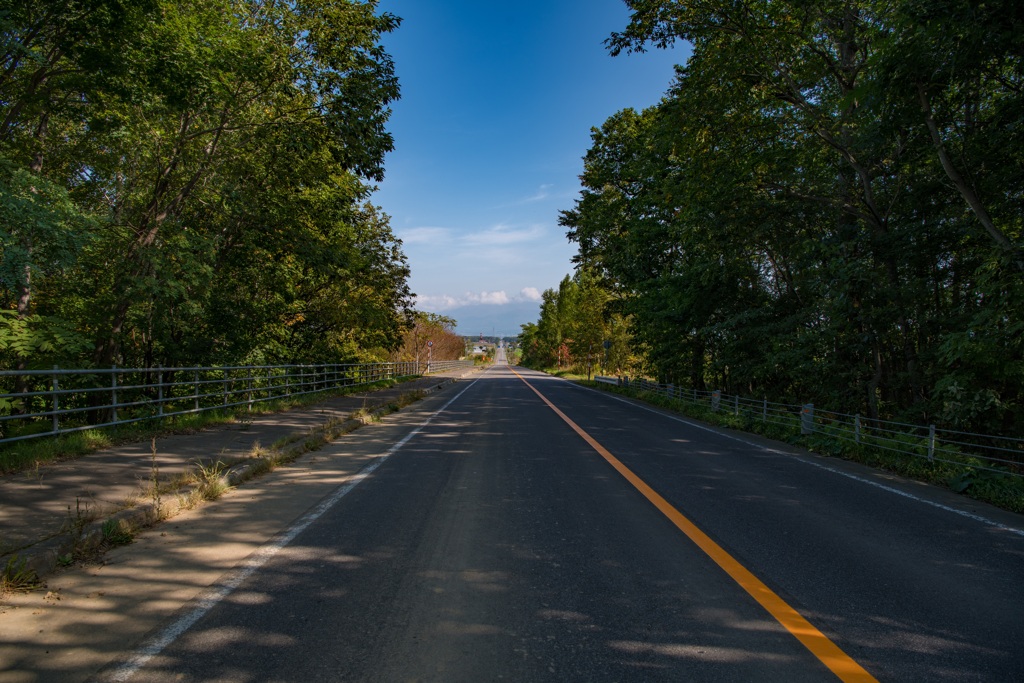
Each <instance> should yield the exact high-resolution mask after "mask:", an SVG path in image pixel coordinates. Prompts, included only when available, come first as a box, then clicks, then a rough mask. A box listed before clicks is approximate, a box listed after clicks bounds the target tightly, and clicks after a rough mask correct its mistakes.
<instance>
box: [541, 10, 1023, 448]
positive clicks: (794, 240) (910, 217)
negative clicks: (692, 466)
mask: <svg viewBox="0 0 1024 683" xmlns="http://www.w3.org/2000/svg"><path fill="white" fill-rule="evenodd" d="M627 4H629V5H630V7H631V9H632V18H631V22H630V24H629V26H628V27H627V28H626V29H625V30H624V31H623V32H622V33H618V34H615V35H613V36H612V38H611V39H610V41H609V45H610V48H611V50H612V52H613V53H617V52H620V51H631V50H642V49H644V48H645V47H646V46H649V45H651V44H653V45H655V46H665V45H668V44H670V43H672V42H673V41H675V40H677V39H682V40H686V41H688V42H689V43H690V44H691V45H692V48H693V52H692V56H691V57H690V58H689V60H688V62H687V63H686V65H685V66H683V67H680V69H679V70H678V74H677V77H676V79H675V81H674V82H673V83H672V84H671V87H670V89H669V91H668V93H667V95H666V96H665V98H664V99H663V100H662V102H661V103H660V104H659V105H658V106H655V107H652V108H650V109H648V110H646V111H644V112H642V113H637V112H635V111H632V110H625V111H622V112H620V113H618V114H616V115H615V116H613V117H611V118H610V119H609V120H608V121H606V122H605V123H604V125H603V126H602V127H601V128H600V129H599V130H595V131H594V133H593V144H592V147H591V149H590V151H589V152H588V154H587V156H586V159H585V170H584V173H583V176H582V180H583V185H584V190H583V192H582V195H581V197H580V198H579V199H578V201H577V202H576V205H575V207H574V208H573V209H572V210H569V211H565V212H563V214H562V219H561V220H562V224H563V225H564V226H565V227H567V228H568V230H569V233H568V234H569V237H570V239H572V240H573V241H575V242H576V243H577V244H578V247H579V252H578V257H577V259H578V263H579V266H580V268H581V269H583V270H584V271H586V272H587V273H591V274H593V275H596V276H597V277H598V278H599V279H600V282H601V285H602V286H603V287H604V288H605V289H606V290H607V291H608V292H609V297H610V301H611V302H612V308H611V309H608V310H606V311H605V313H604V315H603V316H599V318H598V319H595V321H594V323H593V324H595V325H597V324H604V323H603V322H602V321H605V320H608V319H609V314H610V312H615V313H617V314H620V315H625V316H627V318H628V320H629V322H630V333H631V335H632V340H633V341H632V344H633V348H634V349H635V350H637V351H638V352H639V353H640V354H641V355H642V357H643V359H644V362H645V363H646V371H647V372H649V373H650V374H652V375H655V376H657V377H660V378H663V379H666V380H669V381H674V382H677V383H683V384H689V385H691V386H693V387H697V388H701V389H703V388H720V389H723V390H726V391H729V392H734V393H741V394H745V395H752V396H762V395H764V396H768V397H771V398H775V399H783V400H786V399H788V400H791V401H799V402H804V401H813V402H815V403H816V404H819V405H821V406H828V407H831V408H833V409H838V410H844V411H846V412H850V413H855V412H860V413H862V414H865V415H870V416H879V417H897V418H902V419H907V420H913V421H922V420H927V421H932V422H938V423H942V424H945V425H950V426H960V427H965V428H970V429H976V430H982V431H987V432H1000V433H1018V434H1019V433H1021V432H1022V431H1024V406H1022V390H1024V389H1022V388H1024V334H1022V331H1024V319H1022V315H1021V314H1022V308H1024V286H1022V279H1024V276H1022V273H1024V254H1022V251H1021V239H1022V235H1021V227H1022V226H1021V223H1022V216H1024V213H1022V209H1024V193H1022V180H1024V177H1022V176H1024V50H1022V48H1024V5H1021V4H1020V3H1018V2H1016V1H1014V0H994V1H992V2H985V3H977V2H972V1H970V0H889V1H886V2H877V1H851V0H844V1H842V2H830V3H814V2H811V3H809V2H797V1H778V0H744V1H742V2H722V1H719V0H707V1H701V2H685V3H684V2H667V1H664V0H629V1H628V3H627ZM588 277H591V276H590V275H588ZM545 301H547V298H546V299H545ZM552 315H553V314H552V311H551V310H550V309H546V310H545V311H544V315H542V319H541V322H540V323H538V326H537V327H538V329H539V328H543V327H545V325H547V326H550V325H551V324H553V323H552V321H553V320H554V319H555V318H553V317H552ZM559 315H561V314H559ZM545 316H546V317H545ZM549 360H550V359H544V362H549Z"/></svg>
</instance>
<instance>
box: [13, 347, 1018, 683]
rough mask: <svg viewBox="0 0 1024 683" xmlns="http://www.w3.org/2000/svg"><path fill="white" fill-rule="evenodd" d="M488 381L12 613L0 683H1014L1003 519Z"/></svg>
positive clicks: (569, 390)
mask: <svg viewBox="0 0 1024 683" xmlns="http://www.w3.org/2000/svg"><path fill="white" fill-rule="evenodd" d="M503 361H504V357H503V355H502V354H500V353H499V357H498V362H497V363H496V364H495V365H494V366H493V367H490V368H488V369H487V370H485V371H483V372H480V373H477V374H475V375H471V376H469V377H467V378H465V379H463V380H462V381H459V382H456V383H454V384H451V385H449V386H448V387H447V388H446V389H444V390H442V391H439V392H437V393H434V394H431V395H430V396H428V397H426V398H425V399H423V400H421V401H419V402H417V403H415V404H414V405H413V406H411V407H409V408H407V409H405V410H403V411H401V412H399V413H396V414H394V415H392V416H390V417H388V418H386V419H384V420H382V421H381V422H379V423H376V424H373V425H369V426H367V427H365V428H363V429H360V430H358V431H356V432H354V433H352V434H349V435H347V436H345V437H342V438H341V439H339V440H337V441H335V442H334V443H332V444H330V445H329V446H328V447H326V448H325V449H323V450H322V451H320V452H317V453H315V454H312V456H309V459H308V461H304V462H300V463H297V464H296V465H295V466H293V467H286V468H283V469H282V470H279V471H275V472H274V473H272V474H270V475H268V476H266V477H263V478H261V479H259V480H256V481H254V482H250V483H248V484H246V485H244V486H242V487H239V488H238V489H236V490H234V491H232V492H230V493H229V494H228V495H226V496H225V497H224V498H223V499H221V500H219V501H217V502H215V503H212V504H209V505H206V506H204V507H203V508H202V510H199V511H196V512H194V513H190V514H186V515H184V516H183V517H181V518H175V519H173V520H170V521H169V522H166V523H164V524H162V525H158V526H157V527H154V528H153V529H151V530H149V531H147V532H146V533H144V534H142V535H140V536H139V538H138V539H137V540H136V542H135V543H134V544H132V545H130V546H126V547H123V548H118V549H116V550H114V551H112V552H111V553H109V555H108V556H107V557H106V558H105V562H104V564H102V565H101V566H94V567H87V568H84V569H80V570H76V571H69V572H66V573H63V574H60V575H58V576H57V577H55V578H54V580H53V581H52V582H51V584H52V585H51V593H50V597H49V600H50V603H52V604H50V605H49V607H46V608H44V607H40V608H39V609H38V610H32V608H31V606H30V605H29V604H28V603H25V602H22V603H18V602H15V607H16V608H17V609H9V610H8V611H7V612H6V613H5V614H3V615H0V663H3V669H4V671H3V673H0V683H6V682H17V683H21V682H24V681H51V680H53V681H57V680H92V681H155V682H163V681H167V682H171V681H176V682H177V681H223V682H239V683H241V682H249V681H389V682H390V681H466V682H479V681H737V682H751V681H773V682H774V681H785V682H786V683H802V682H811V681H835V680H842V681H873V680H878V681H901V682H903V681H928V682H947V681H948V682H959V681H964V682H966V681H1005V682H1012V681H1024V612H1022V608H1024V532H1022V530H1021V529H1022V526H1024V525H1022V523H1021V521H1022V517H1021V516H1020V515H1014V514H1012V513H1007V512H1002V511H999V510H996V509H995V508H992V507H989V506H986V505H983V504H981V503H977V502H975V501H970V500H967V499H964V498H961V497H958V496H955V495H953V494H951V493H950V492H948V491H944V490H940V489H937V488H935V487H930V486H925V485H922V484H918V483H916V482H912V481H907V480H904V479H900V478H898V477H894V476H891V475H887V474H884V473H881V472H878V471H875V470H872V469H870V468H866V467H863V466H860V465H856V464H852V463H847V462H844V461H840V460H836V459H830V458H824V457H820V456H817V455H813V454H811V453H808V452H806V451H801V450H798V449H795V448H792V447H789V446H787V445H784V444H780V443H777V442H772V441H768V440H765V439H761V438H759V437H756V436H751V435H746V434H740V433H735V432H729V431H726V430H719V429H715V428H710V427H708V426H706V425H703V424H701V423H697V422H694V421H691V420H688V419H686V418H682V417H680V416H678V415H676V414H671V413H668V412H665V411H662V410H659V409H656V408H653V407H651V406H649V405H646V404H643V403H640V402H638V401H634V400H629V399H625V398H622V397H620V396H618V395H616V394H612V393H607V392H601V391H596V390H592V389H588V388H585V387H581V386H578V385H576V384H574V383H572V382H568V381H565V380H562V379H558V378H554V377H551V376H548V375H545V374H542V373H538V372H533V371H528V370H525V369H521V368H516V367H510V366H508V365H506V364H505V363H504V362H503ZM55 593H56V595H55ZM19 599H20V600H27V599H28V598H19ZM35 599H36V600H41V599H42V598H35ZM58 602H59V604H57V603H58ZM19 605H20V606H19ZM33 611H35V612H37V613H36V614H33V613H32V612H33ZM5 621H6V622H7V625H6V626H5V625H4V622H5ZM37 627H38V628H37ZM30 630H32V632H31V633H30V632H29V631H30Z"/></svg>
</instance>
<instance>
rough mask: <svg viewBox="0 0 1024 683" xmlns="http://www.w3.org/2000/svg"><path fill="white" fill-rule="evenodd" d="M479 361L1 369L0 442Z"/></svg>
mask: <svg viewBox="0 0 1024 683" xmlns="http://www.w3.org/2000/svg"><path fill="white" fill-rule="evenodd" d="M472 365H473V361H434V362H431V363H429V364H426V365H425V366H424V365H421V364H420V363H416V362H409V363H359V364H322V365H257V366H231V367H195V368H118V367H116V366H115V367H113V368H105V369H92V370H67V369H61V368H58V367H54V368H53V369H52V370H34V371H2V372H0V444H4V443H11V442H15V441H23V440H25V439H34V438H40V437H46V436H56V435H58V434H67V433H70V432H77V431H82V430H85V429H95V428H99V427H110V426H113V425H123V424H128V423H132V422H140V421H143V420H152V419H159V418H163V417H171V416H174V415H187V414H190V413H200V412H204V411H209V410H221V409H226V408H238V407H241V406H245V407H246V409H247V410H252V406H253V405H255V404H258V403H263V402H267V401H274V400H277V399H282V398H290V397H295V396H303V395H308V394H316V393H320V392H325V391H337V390H340V389H345V388H348V387H358V386H363V385H367V384H373V383H374V382H379V381H381V380H387V379H397V378H400V377H408V376H413V375H420V374H430V373H432V372H443V371H445V370H451V369H455V368H460V367H471V366H472Z"/></svg>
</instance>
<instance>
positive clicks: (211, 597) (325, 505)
mask: <svg viewBox="0 0 1024 683" xmlns="http://www.w3.org/2000/svg"><path fill="white" fill-rule="evenodd" d="M485 372H486V370H485ZM478 381H480V377H477V378H476V379H475V380H473V381H472V382H471V383H470V384H469V386H467V387H466V388H465V389H463V390H462V391H460V392H459V393H458V394H456V395H455V396H453V397H452V398H451V399H449V400H448V402H447V403H445V404H444V405H443V406H441V407H440V408H439V409H438V410H436V411H434V412H433V413H431V415H430V417H428V418H427V419H426V420H424V421H423V422H422V423H421V424H420V425H419V426H418V427H416V428H415V429H413V430H412V431H411V432H409V433H408V434H406V435H405V436H404V437H403V438H402V439H401V440H400V441H398V442H396V443H395V444H394V445H393V446H391V448H389V449H387V450H386V451H384V452H383V453H380V454H378V455H375V456H373V457H374V460H373V462H371V463H370V464H369V465H367V466H366V467H364V468H363V469H361V470H360V471H359V472H358V473H356V474H355V475H353V477H352V479H351V480H350V481H349V482H348V483H347V484H345V485H344V486H342V487H340V488H338V489H336V490H335V491H334V493H332V494H331V495H330V496H328V497H327V498H325V499H323V500H322V501H320V503H319V504H317V506H316V507H315V508H313V509H312V510H310V511H309V512H307V513H306V514H305V515H303V516H302V517H300V518H299V520H298V521H297V522H295V524H293V525H292V526H291V527H289V528H288V529H286V530H285V531H283V532H282V533H281V534H279V535H278V536H277V537H275V538H274V539H273V540H271V541H269V542H268V543H266V544H264V545H262V546H260V547H259V548H257V549H256V550H255V551H254V552H253V553H252V554H251V555H249V557H247V558H246V559H245V561H244V562H242V564H241V565H239V567H238V568H237V569H235V570H233V571H232V572H230V573H229V574H228V575H227V576H225V577H224V578H223V579H221V580H220V581H219V582H218V583H216V584H214V585H213V586H211V587H210V588H207V589H206V590H205V591H203V592H202V593H201V594H200V595H199V596H197V597H196V598H194V599H193V600H192V602H193V604H194V606H193V607H192V609H190V610H188V611H187V612H186V613H185V614H183V615H182V616H180V617H179V618H178V619H176V620H175V621H174V622H173V623H171V624H170V625H169V626H167V628H165V629H163V631H161V632H160V633H159V634H157V635H156V636H154V637H153V638H152V639H151V640H149V641H148V642H146V643H143V645H142V646H140V647H139V648H138V649H137V650H136V651H135V652H134V653H132V655H130V656H129V657H128V659H127V661H125V662H124V663H123V664H121V665H120V666H117V667H116V668H115V669H113V671H111V672H110V673H109V674H107V675H105V676H102V678H103V679H104V680H110V681H115V682H116V683H122V682H123V681H127V680H129V679H130V678H132V677H133V676H134V675H135V674H136V673H138V672H139V670H140V669H142V667H144V666H145V665H146V664H147V663H148V662H149V660H151V659H153V658H154V657H156V656H157V655H158V654H160V653H161V652H162V651H163V650H164V649H165V648H167V647H168V646H169V645H171V644H172V643H173V642H174V641H175V640H177V639H178V638H180V637H181V636H182V635H183V634H184V633H185V632H186V631H188V630H189V629H190V628H192V626H194V625H195V623H196V622H197V621H199V620H200V619H202V618H203V617H204V616H205V615H206V614H207V613H208V612H210V610H212V609H213V608H214V607H216V606H217V604H218V603H219V602H221V601H222V600H224V598H226V597H227V596H229V595H231V593H233V592H234V591H235V589H237V588H238V587H239V586H241V585H242V583H243V582H244V581H245V580H246V579H248V578H249V577H250V576H252V575H253V574H255V573H256V571H257V570H258V569H260V568H261V567H262V566H263V565H265V564H266V563H267V562H268V561H269V560H270V559H271V558H272V557H274V556H275V555H277V553H278V552H280V551H281V550H282V549H283V548H284V547H285V546H287V545H288V544H289V543H291V542H292V541H293V540H295V537H296V536H298V535H299V534H301V533H302V532H303V531H305V530H306V529H307V528H308V527H309V526H310V525H311V524H312V523H313V522H315V521H316V520H317V519H319V518H320V517H322V516H323V515H324V513H326V512H327V511H328V510H330V509H331V508H332V507H334V506H335V505H336V504H337V503H338V501H340V500H341V499H342V498H344V497H345V496H346V495H348V493H349V492H351V491H352V489H354V488H355V487H356V486H358V485H359V484H361V483H362V482H363V481H364V480H365V479H366V478H367V477H368V476H370V475H371V474H372V473H373V472H374V470H376V469H377V468H378V467H380V466H381V464H382V463H383V462H384V461H385V460H387V459H388V456H391V455H393V454H394V453H397V452H398V451H399V450H400V449H401V448H402V446H404V445H405V444H407V443H409V441H410V440H411V439H412V438H413V437H414V436H416V435H417V434H419V433H420V432H421V431H423V429H424V428H426V426H427V425H429V424H430V423H431V421H433V419H434V418H435V417H437V416H438V415H440V414H441V413H443V412H444V411H445V410H447V409H448V406H450V405H451V404H452V403H454V402H455V401H457V400H458V399H459V397H461V396H462V395H463V394H464V393H466V392H467V391H469V390H470V388H472V386H473V385H474V384H476V383H477V382H478Z"/></svg>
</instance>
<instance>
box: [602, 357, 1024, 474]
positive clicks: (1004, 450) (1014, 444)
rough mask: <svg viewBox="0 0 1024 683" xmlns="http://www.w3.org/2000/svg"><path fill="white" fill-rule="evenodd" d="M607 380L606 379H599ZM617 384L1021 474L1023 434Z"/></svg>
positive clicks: (635, 381) (642, 383)
mask: <svg viewBox="0 0 1024 683" xmlns="http://www.w3.org/2000/svg"><path fill="white" fill-rule="evenodd" d="M602 379H604V380H607V379H609V378H602ZM617 381H618V384H619V385H620V386H626V387H632V388H634V389H638V390H640V391H648V392H652V393H657V394H662V395H664V396H668V397H670V398H674V399H676V400H680V401H683V402H686V403H691V404H694V405H702V406H704V407H705V408H707V409H709V410H711V411H728V412H731V413H733V414H734V415H737V416H742V417H744V418H745V419H747V420H757V421H761V422H764V423H768V424H774V425H778V426H780V427H783V428H787V429H790V430H792V431H794V432H796V431H797V430H799V432H800V433H801V434H805V435H808V434H820V435H824V436H827V437H829V438H832V439H835V440H837V441H842V442H846V443H852V444H856V445H859V446H862V447H865V448H874V449H878V450H881V451H887V452H891V453H900V454H903V455H909V456H914V457H919V458H924V459H927V460H928V461H929V462H933V463H935V462H938V463H948V464H951V465H956V466H964V465H966V466H969V467H971V468H973V469H975V470H981V471H988V472H995V473H999V474H1010V475H1014V476H1024V439H1017V438H1012V437H1005V436H994V435H991V434H974V433H971V432H960V431H955V430H951V429H942V428H939V427H937V426H935V425H914V424H907V423H903V422H893V421H888V420H870V419H867V418H864V417H863V416H861V415H849V414H846V413H838V412H834V411H826V410H821V409H817V410H816V409H815V406H814V405H813V404H810V403H807V404H803V405H794V404H789V403H774V402H772V401H768V400H767V399H752V398H745V397H743V396H727V395H724V394H722V392H720V391H698V390H696V389H686V388H683V387H677V386H674V385H672V384H659V383H657V382H652V381H650V380H646V379H642V378H632V379H631V378H629V377H622V378H617Z"/></svg>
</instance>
